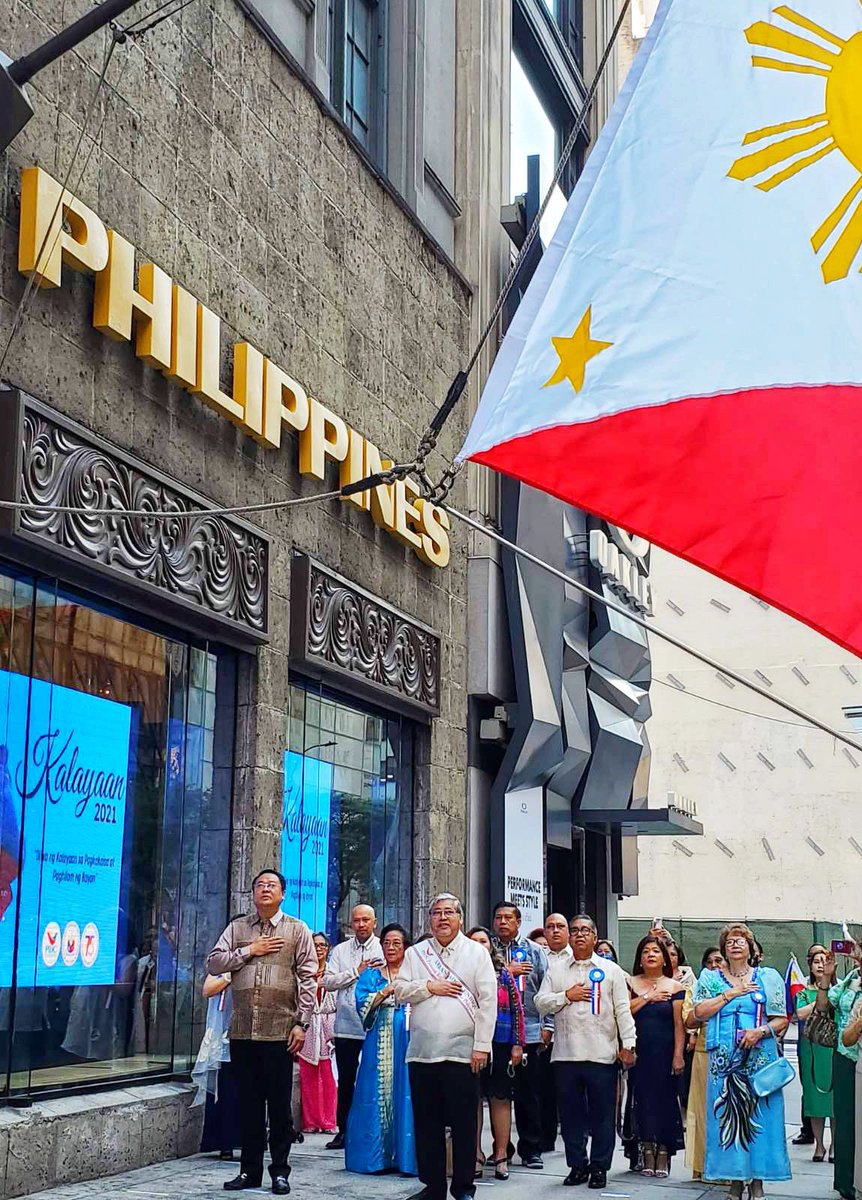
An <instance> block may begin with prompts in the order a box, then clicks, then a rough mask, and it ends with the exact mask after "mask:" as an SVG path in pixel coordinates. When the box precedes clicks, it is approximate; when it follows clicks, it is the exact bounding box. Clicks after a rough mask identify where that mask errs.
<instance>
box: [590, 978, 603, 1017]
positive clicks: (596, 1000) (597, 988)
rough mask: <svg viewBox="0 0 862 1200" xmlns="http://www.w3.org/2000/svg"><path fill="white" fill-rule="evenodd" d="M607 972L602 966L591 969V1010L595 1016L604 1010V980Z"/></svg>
mask: <svg viewBox="0 0 862 1200" xmlns="http://www.w3.org/2000/svg"><path fill="white" fill-rule="evenodd" d="M604 978H605V973H604V971H603V970H602V968H601V967H593V969H592V971H590V1012H591V1013H592V1014H593V1016H594V1017H597V1016H599V1015H600V1013H601V1011H602V982H603V980H604Z"/></svg>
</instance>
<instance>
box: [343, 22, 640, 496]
mask: <svg viewBox="0 0 862 1200" xmlns="http://www.w3.org/2000/svg"><path fill="white" fill-rule="evenodd" d="M630 6H631V0H622V3H621V5H620V11H619V14H618V15H617V19H616V22H615V23H614V27H613V29H612V30H611V34H610V37H609V38H608V40H607V44H606V45H605V48H604V51H603V53H602V57H601V58H600V59H599V63H598V66H597V67H596V73H595V75H594V76H593V80H592V83H591V84H590V86H589V88H588V89H587V94H586V96H585V97H584V102H583V104H582V105H581V111H580V113H579V114H578V118H577V120H576V121H575V123H574V125H573V126H572V130H571V133H570V134H569V136H568V138H567V139H566V143H565V145H564V146H563V149H562V151H561V153H560V157H559V159H558V161H557V165H556V167H555V168H554V173H553V176H552V177H551V182H550V184H549V186H548V189H547V191H546V192H545V196H544V199H543V200H542V203H541V205H540V206H539V211H538V212H537V213H536V217H535V220H534V221H533V223H532V225H531V226H530V228H529V229H528V230H527V235H526V237H525V238H524V244H523V245H522V246H521V249H520V250H519V251H518V254H517V257H516V258H515V261H514V262H513V263H512V266H511V269H510V270H509V274H508V275H507V276H506V278H505V280H504V281H503V286H502V288H501V289H500V292H499V294H498V296H497V299H496V301H495V303H494V307H493V308H492V310H491V314H490V316H489V317H488V319H487V321H486V322H485V325H484V327H483V329H482V332H481V333H480V334H479V337H478V340H477V341H476V344H475V346H474V347H473V352H472V354H471V355H470V358H469V359H468V361H467V365H466V367H464V368H463V369H462V370H460V371H458V373H457V375H456V376H455V378H454V379H453V380H452V382H451V384H450V385H449V390H448V392H447V393H446V398H445V399H444V401H443V403H442V404H441V405H440V407H439V408H438V409H437V411H436V413H435V414H434V416H433V417H432V418H431V422H430V424H429V425H428V428H427V429H426V430H425V432H424V433H423V435H422V437H421V438H420V439H419V445H418V446H417V449H416V457H415V460H414V461H413V462H412V463H410V464H404V463H396V464H395V465H394V466H392V467H390V468H389V469H388V470H387V471H378V472H377V473H375V474H374V475H369V476H367V477H366V478H365V479H359V480H357V481H356V483H351V484H349V485H348V486H347V487H346V488H345V489H344V491H343V492H342V495H344V496H351V495H353V494H355V493H357V492H364V491H367V490H368V489H369V488H372V487H378V486H379V485H380V484H386V483H394V482H396V480H399V479H405V478H406V477H407V475H408V474H409V473H410V472H411V471H413V472H415V474H416V476H417V477H418V479H419V482H420V483H421V484H422V487H423V489H424V492H423V495H424V498H425V499H427V500H430V502H431V503H432V504H440V503H442V501H443V500H445V498H446V497H447V496H448V495H449V492H450V491H451V490H452V485H453V483H454V482H455V480H456V478H457V476H458V472H459V471H460V470H461V468H462V466H463V464H462V463H449V465H448V466H447V467H446V469H445V471H444V472H443V474H442V475H441V477H440V479H439V480H438V481H437V482H436V483H435V482H434V481H433V480H432V479H431V478H430V476H429V475H428V473H427V471H426V469H425V464H426V462H427V460H428V457H429V455H430V454H431V451H432V450H434V449H435V448H436V446H437V440H438V438H439V437H440V434H441V432H442V430H443V426H444V425H445V424H446V422H447V421H448V420H449V417H450V415H451V413H452V410H453V409H454V408H455V406H456V404H457V403H458V401H459V400H460V399H461V396H462V395H463V394H464V389H465V388H466V386H467V382H468V380H469V378H470V375H471V374H472V372H473V368H474V367H475V366H476V363H477V362H478V361H479V355H480V354H481V353H482V349H483V347H484V345H485V343H486V342H487V340H488V338H489V337H490V336H491V333H492V332H493V330H494V328H495V326H496V324H497V321H498V319H499V317H500V313H501V312H502V311H503V305H504V304H505V303H506V300H507V299H508V297H509V293H510V292H511V290H512V288H513V287H514V286H515V281H516V280H517V278H518V272H519V271H520V269H521V266H522V264H523V262H524V260H525V258H526V256H527V254H528V253H529V251H530V247H531V246H532V245H533V242H534V241H535V240H536V238H537V237H538V236H539V230H540V227H541V223H542V218H543V217H544V215H545V213H546V212H547V209H548V205H549V204H550V203H551V198H552V197H553V194H554V188H555V187H556V186H557V184H558V183H559V182H560V179H561V178H562V175H563V171H564V170H565V169H566V164H567V163H568V161H569V159H570V157H571V154H572V151H573V150H574V148H575V146H576V144H577V141H578V138H579V137H580V136H581V134H582V132H583V131H584V129H585V127H586V124H587V120H588V118H589V115H590V113H591V112H592V107H593V101H594V100H595V98H596V95H597V93H598V90H599V85H600V84H601V82H602V77H603V76H604V73H605V68H606V67H607V65H608V61H609V59H610V57H611V54H612V53H613V49H614V46H615V45H616V43H617V38H618V37H619V34H620V30H621V29H622V27H623V21H624V20H625V17H626V13H627V12H628V10H629V8H630Z"/></svg>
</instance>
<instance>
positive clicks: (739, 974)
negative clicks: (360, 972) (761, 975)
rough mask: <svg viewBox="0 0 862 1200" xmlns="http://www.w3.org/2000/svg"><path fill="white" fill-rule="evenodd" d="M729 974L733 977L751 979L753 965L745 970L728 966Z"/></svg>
mask: <svg viewBox="0 0 862 1200" xmlns="http://www.w3.org/2000/svg"><path fill="white" fill-rule="evenodd" d="M728 974H729V975H730V976H731V978H733V979H749V978H750V976H751V967H746V968H745V970H744V971H731V970H730V969H729V968H728Z"/></svg>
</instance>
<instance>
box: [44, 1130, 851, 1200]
mask: <svg viewBox="0 0 862 1200" xmlns="http://www.w3.org/2000/svg"><path fill="white" fill-rule="evenodd" d="M795 1132H796V1131H795V1129H794V1128H793V1127H792V1126H789V1127H788V1137H792V1136H793V1134H794V1133H795ZM326 1140H327V1139H326V1136H325V1135H319V1136H309V1137H307V1138H306V1140H305V1144H304V1145H302V1146H298V1147H296V1148H295V1150H294V1152H293V1154H292V1155H291V1161H292V1163H293V1168H294V1169H293V1173H292V1175H291V1179H290V1182H291V1186H292V1188H293V1195H294V1196H296V1197H298V1198H299V1200H324V1197H330V1196H338V1195H340V1196H343V1197H351V1198H355V1200H406V1198H407V1197H409V1196H411V1195H413V1194H414V1193H415V1192H416V1191H418V1190H419V1188H420V1186H421V1185H420V1184H419V1182H418V1181H417V1180H415V1179H409V1178H405V1177H404V1176H399V1175H384V1176H379V1175H348V1174H347V1172H346V1171H345V1170H344V1156H343V1154H340V1153H338V1152H336V1151H332V1150H325V1149H324V1143H325V1141H326ZM790 1150H791V1161H792V1164H793V1179H792V1180H791V1181H790V1182H789V1183H776V1184H767V1187H766V1192H767V1196H769V1197H771V1198H772V1200H827V1198H828V1197H834V1195H835V1193H834V1192H833V1191H832V1169H831V1167H829V1166H828V1164H823V1165H819V1164H816V1163H812V1162H811V1148H810V1147H809V1146H803V1147H796V1146H791V1147H790ZM237 1169H238V1168H237V1166H236V1164H235V1163H223V1162H219V1161H218V1160H217V1159H214V1158H212V1157H211V1156H208V1155H196V1156H195V1157H194V1158H185V1159H180V1160H176V1161H172V1162H167V1163H159V1164H157V1165H156V1166H152V1167H145V1168H143V1169H142V1170H140V1171H132V1172H130V1173H128V1174H126V1175H116V1176H113V1177H111V1178H107V1179H97V1180H94V1181H93V1182H92V1183H79V1184H72V1185H70V1186H68V1187H62V1188H52V1189H50V1190H48V1191H45V1192H40V1193H38V1195H39V1196H40V1197H41V1198H42V1200H102V1198H103V1197H108V1196H109V1197H112V1198H114V1200H149V1198H151V1197H152V1198H153V1200H197V1198H200V1200H203V1198H204V1197H206V1198H208V1200H215V1197H217V1196H223V1195H224V1192H223V1190H222V1184H223V1183H224V1181H225V1180H226V1179H230V1178H231V1177H232V1176H233V1175H235V1174H236V1171H237ZM566 1174H567V1168H566V1163H565V1159H564V1157H563V1155H562V1153H560V1152H557V1153H554V1154H546V1155H545V1169H544V1170H543V1171H541V1172H539V1171H526V1170H524V1169H523V1168H519V1167H514V1168H513V1170H512V1174H511V1178H510V1180H509V1182H508V1183H498V1182H495V1181H493V1180H490V1179H489V1180H488V1181H487V1182H484V1181H483V1182H482V1183H480V1184H479V1185H478V1186H477V1189H476V1196H477V1200H545V1197H547V1198H548V1200H553V1197H555V1196H557V1197H559V1200H563V1198H564V1197H566V1198H568V1197H572V1196H581V1197H583V1198H584V1200H586V1197H587V1196H597V1197H600V1196H604V1197H606V1198H607V1200H661V1198H662V1197H665V1200H706V1198H707V1197H708V1198H710V1200H720V1198H721V1197H723V1196H724V1195H725V1189H724V1188H720V1187H714V1186H707V1185H705V1184H700V1183H693V1182H692V1181H691V1180H690V1179H689V1178H688V1175H689V1172H688V1171H687V1170H686V1169H685V1167H684V1165H683V1163H682V1159H681V1158H680V1159H678V1160H677V1166H676V1169H675V1172H674V1175H673V1176H672V1177H671V1178H670V1179H668V1180H654V1179H653V1180H649V1179H643V1178H641V1177H640V1176H637V1175H632V1174H631V1173H630V1172H628V1171H627V1170H626V1169H625V1160H624V1159H623V1158H622V1156H621V1155H619V1156H618V1158H617V1162H616V1163H615V1166H614V1170H613V1171H612V1172H611V1174H610V1177H609V1179H608V1186H607V1189H606V1190H605V1191H604V1192H590V1191H588V1190H587V1188H585V1187H583V1188H578V1189H576V1190H575V1189H572V1190H569V1191H567V1192H565V1193H562V1192H561V1191H560V1188H561V1185H562V1182H563V1179H564V1178H565V1176H566ZM244 1194H245V1195H248V1196H250V1197H253V1196H262V1195H269V1194H270V1193H269V1191H268V1189H267V1190H266V1191H264V1190H263V1189H261V1190H260V1191H249V1192H246V1193H244Z"/></svg>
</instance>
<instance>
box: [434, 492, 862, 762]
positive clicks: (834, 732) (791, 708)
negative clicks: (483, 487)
mask: <svg viewBox="0 0 862 1200" xmlns="http://www.w3.org/2000/svg"><path fill="white" fill-rule="evenodd" d="M443 508H444V510H445V511H446V512H447V513H449V515H450V516H452V517H456V518H457V519H458V520H459V521H462V522H463V523H464V524H465V525H469V526H470V528H471V529H475V530H476V531H477V533H483V534H485V535H486V536H487V537H489V538H491V540H492V541H494V542H497V544H498V545H500V546H502V547H503V548H504V549H506V550H511V552H512V553H513V554H517V555H519V557H521V558H525V559H526V560H527V561H528V562H531V563H533V564H534V565H535V566H537V567H541V568H542V570H544V571H547V573H548V574H549V575H553V576H554V577H555V578H556V579H559V580H561V581H562V582H563V583H565V584H567V585H568V586H569V587H573V588H575V590H576V591H578V592H580V593H581V594H582V595H584V596H588V597H589V599H590V600H595V601H596V603H597V604H603V605H604V606H605V608H609V609H610V610H611V611H612V612H616V613H619V614H620V615H621V616H623V617H626V618H627V619H628V620H629V621H633V622H634V623H635V625H639V626H640V627H641V629H645V630H646V631H647V633H651V634H653V635H654V636H655V637H658V638H661V639H662V641H665V642H669V643H670V645H671V646H676V648H677V650H682V651H683V652H684V653H685V654H690V655H691V657H692V658H696V659H697V660H698V661H699V662H702V663H704V664H705V665H706V666H708V667H711V668H712V669H713V670H714V671H720V672H721V673H722V675H726V676H727V677H728V678H729V679H733V680H734V681H735V682H736V683H739V684H741V685H742V686H743V687H746V688H748V689H749V691H752V692H754V693H755V694H756V695H758V696H760V697H761V699H763V700H770V701H771V702H772V703H773V704H776V705H778V707H779V708H783V709H784V710H785V711H786V712H789V713H792V714H793V716H794V717H800V718H801V719H802V720H803V721H805V722H806V724H808V725H811V726H813V727H814V728H815V729H819V730H821V732H823V733H828V734H829V736H830V737H832V738H835V739H836V740H837V741H839V742H843V743H844V745H845V746H850V747H852V749H854V750H858V751H862V743H860V742H857V741H856V740H855V739H854V738H852V737H849V736H848V735H847V734H846V733H844V732H842V730H840V729H834V728H833V727H832V726H831V725H827V724H826V722H825V721H821V720H820V719H819V717H815V716H814V715H813V714H812V713H809V712H806V711H805V709H804V708H797V706H796V705H795V704H793V703H792V702H791V701H790V700H785V699H784V697H783V696H779V695H776V694H775V693H773V692H770V691H768V690H767V689H766V688H765V687H761V686H760V684H758V683H755V682H754V681H753V680H751V679H746V677H745V676H744V675H741V674H740V673H739V672H738V671H735V670H734V669H733V668H732V667H726V666H724V664H723V663H720V662H719V661H718V660H717V659H715V658H711V657H710V655H708V654H705V653H704V652H703V651H702V650H698V649H697V648H696V647H695V646H691V645H689V643H688V642H684V641H683V640H682V638H678V637H677V636H676V635H675V634H673V633H669V632H668V631H667V630H666V629H662V628H661V626H659V625H653V624H651V623H650V622H649V621H647V620H646V619H645V618H644V617H641V616H640V615H639V614H638V613H636V612H633V611H632V610H631V609H630V608H626V607H625V606H624V605H622V604H618V603H617V602H616V601H615V600H609V599H608V597H607V596H602V595H601V594H600V593H599V592H597V591H594V590H593V588H591V587H588V586H587V584H585V583H581V582H580V580H578V579H575V578H574V577H573V576H571V575H567V574H566V573H565V571H561V570H560V569H559V567H555V566H553V565H552V564H551V563H548V562H545V560H544V559H542V558H539V557H538V555H536V554H533V553H531V551H529V550H525V549H524V547H523V546H519V545H517V544H516V543H515V542H510V541H509V539H508V538H505V537H503V535H502V534H501V533H499V532H498V531H497V530H496V529H495V528H494V527H493V526H492V525H486V524H484V523H483V522H481V521H476V520H475V519H474V518H473V517H468V516H467V514H466V513H462V512H460V511H459V510H458V509H457V508H453V507H452V506H451V504H444V505H443Z"/></svg>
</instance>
